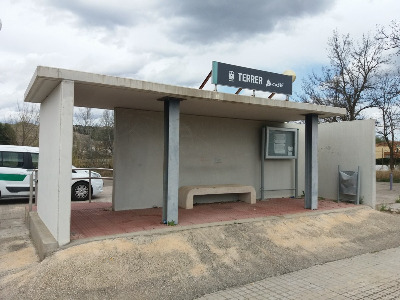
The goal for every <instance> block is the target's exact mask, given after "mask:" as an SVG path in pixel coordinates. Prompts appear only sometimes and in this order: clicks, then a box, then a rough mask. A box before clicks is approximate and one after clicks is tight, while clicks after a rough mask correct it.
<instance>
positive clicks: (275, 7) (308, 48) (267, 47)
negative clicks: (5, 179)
mask: <svg viewBox="0 0 400 300" xmlns="http://www.w3.org/2000/svg"><path fill="white" fill-rule="evenodd" d="M399 12H400V1H398V0H370V1H368V0H337V1H335V0H246V1H244V0H243V1H234V0H231V1H228V0H201V1H195V0H146V1H144V0H142V1H140V0H115V1H110V0H1V1H0V19H1V22H2V29H1V31H0V121H1V122H5V121H7V120H8V118H9V116H10V115H11V114H12V111H13V110H15V106H16V103H17V101H23V97H24V92H25V90H26V88H27V86H28V83H29V81H30V79H31V77H32V75H33V73H34V71H35V68H36V66H38V65H42V66H50V67H60V68H66V69H72V70H78V71H87V72H95V73H100V74H107V75H115V76H122V77H130V78H134V79H140V80H147V81H154V82H159V83H166V84H173V85H181V86H188V87H196V88H197V87H198V86H199V85H200V84H201V82H202V81H203V80H204V78H205V77H206V75H207V74H208V72H209V71H210V70H211V63H212V61H213V60H216V61H220V62H225V63H229V64H234V65H239V66H244V67H249V68H254V69H260V70H265V71H270V72H275V73H282V72H283V71H285V70H287V69H292V70H294V71H295V72H296V74H297V80H296V82H295V83H294V86H293V88H294V91H295V92H296V91H299V89H300V87H301V81H302V78H304V77H306V76H307V74H308V73H310V72H311V71H312V70H313V69H314V70H319V69H320V68H321V66H323V65H326V64H327V63H328V61H327V56H326V47H327V40H328V38H329V37H330V36H332V32H333V30H335V29H337V30H338V31H339V33H343V34H346V33H350V34H351V36H352V37H354V38H359V37H361V36H362V34H363V33H368V32H369V31H374V30H375V29H376V26H377V25H378V24H379V25H383V26H387V25H388V24H389V23H390V22H391V21H392V20H399V19H400V16H399ZM206 88H208V89H211V88H212V87H211V85H208V86H207V87H206Z"/></svg>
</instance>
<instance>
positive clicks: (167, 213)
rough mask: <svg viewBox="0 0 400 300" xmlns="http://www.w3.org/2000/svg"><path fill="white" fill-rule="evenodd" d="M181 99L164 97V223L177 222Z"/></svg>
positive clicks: (162, 99)
mask: <svg viewBox="0 0 400 300" xmlns="http://www.w3.org/2000/svg"><path fill="white" fill-rule="evenodd" d="M181 100H182V99H177V98H171V97H164V98H161V99H160V101H164V180H163V185H164V186H163V216H162V220H163V222H164V223H166V224H178V189H179V114H180V101H181Z"/></svg>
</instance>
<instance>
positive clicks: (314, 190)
mask: <svg viewBox="0 0 400 300" xmlns="http://www.w3.org/2000/svg"><path fill="white" fill-rule="evenodd" d="M305 129H306V136H305V144H306V149H305V150H306V157H305V173H306V174H305V199H304V207H305V208H307V209H318V115H316V114H309V115H306V128H305Z"/></svg>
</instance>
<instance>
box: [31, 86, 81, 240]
mask: <svg viewBox="0 0 400 300" xmlns="http://www.w3.org/2000/svg"><path fill="white" fill-rule="evenodd" d="M73 110H74V82H73V81H68V80H64V81H62V82H61V83H60V84H59V85H58V86H57V87H56V88H55V89H54V90H53V91H52V92H51V94H50V95H49V96H48V97H47V98H46V100H44V101H43V102H42V103H41V105H40V129H39V149H40V150H39V175H38V180H39V183H38V184H39V186H38V199H37V203H38V208H37V211H38V215H39V217H40V218H41V220H42V221H43V223H44V224H45V225H46V227H47V228H48V229H49V231H50V232H51V234H52V235H53V237H54V238H55V239H56V241H57V242H58V244H59V245H60V246H62V245H65V244H67V243H69V242H70V227H71V165H72V134H73V132H72V119H73Z"/></svg>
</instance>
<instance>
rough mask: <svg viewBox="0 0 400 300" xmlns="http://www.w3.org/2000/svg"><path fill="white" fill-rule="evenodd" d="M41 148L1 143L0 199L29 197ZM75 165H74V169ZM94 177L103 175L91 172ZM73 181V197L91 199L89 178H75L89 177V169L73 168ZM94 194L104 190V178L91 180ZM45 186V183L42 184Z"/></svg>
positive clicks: (75, 198) (73, 198)
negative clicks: (32, 176)
mask: <svg viewBox="0 0 400 300" xmlns="http://www.w3.org/2000/svg"><path fill="white" fill-rule="evenodd" d="M38 161H39V148H38V147H28V146H11V145H0V199H2V198H8V197H20V198H23V197H29V189H30V181H29V178H30V174H31V173H32V171H33V170H34V169H37V168H38ZM74 168H75V167H74V166H72V169H74ZM91 175H92V177H101V175H100V174H99V173H96V172H93V171H92V172H91ZM71 177H72V182H71V199H72V200H87V199H89V180H88V179H74V178H80V177H89V171H87V170H73V171H72V176H71ZM91 184H92V186H91V191H92V195H97V194H98V193H101V192H102V191H103V180H102V179H101V178H93V179H92V180H91ZM41 188H45V185H43V186H41Z"/></svg>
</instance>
